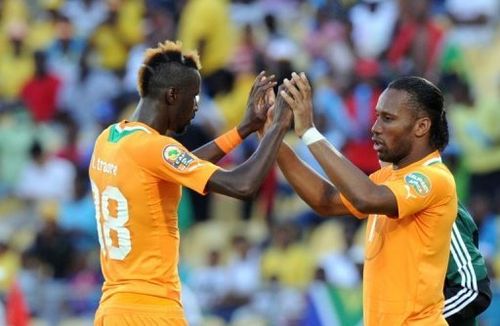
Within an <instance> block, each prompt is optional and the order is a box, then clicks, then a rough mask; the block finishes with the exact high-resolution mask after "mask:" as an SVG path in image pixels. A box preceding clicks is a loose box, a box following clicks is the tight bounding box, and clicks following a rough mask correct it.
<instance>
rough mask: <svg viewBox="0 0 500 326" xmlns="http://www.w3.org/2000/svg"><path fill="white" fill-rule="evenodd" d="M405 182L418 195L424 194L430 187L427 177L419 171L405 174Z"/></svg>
mask: <svg viewBox="0 0 500 326" xmlns="http://www.w3.org/2000/svg"><path fill="white" fill-rule="evenodd" d="M405 183H406V184H407V185H409V186H410V187H412V188H413V189H414V190H415V192H416V193H417V194H418V195H420V196H426V195H427V194H428V193H429V192H430V191H431V188H432V185H431V181H430V180H429V178H428V177H427V176H426V175H425V174H423V173H420V172H413V173H410V174H407V175H406V176H405Z"/></svg>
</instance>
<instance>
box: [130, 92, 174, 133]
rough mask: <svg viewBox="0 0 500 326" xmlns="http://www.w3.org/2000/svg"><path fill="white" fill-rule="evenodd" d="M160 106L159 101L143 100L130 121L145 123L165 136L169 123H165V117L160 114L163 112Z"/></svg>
mask: <svg viewBox="0 0 500 326" xmlns="http://www.w3.org/2000/svg"><path fill="white" fill-rule="evenodd" d="M158 105H159V104H158V101H155V100H150V99H147V98H141V100H140V101H139V104H138V105H137V108H136V109H135V111H134V112H133V113H132V115H131V116H130V119H129V120H130V121H137V122H141V123H144V124H146V125H148V126H150V127H151V128H153V129H155V130H156V131H158V132H159V133H160V134H164V133H165V132H166V129H167V128H166V126H168V123H167V121H163V120H164V119H165V117H162V116H161V115H160V113H159V112H161V110H159V108H158Z"/></svg>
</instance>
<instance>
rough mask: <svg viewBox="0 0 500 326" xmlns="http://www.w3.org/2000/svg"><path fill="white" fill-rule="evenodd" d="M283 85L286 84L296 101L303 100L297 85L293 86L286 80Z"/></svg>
mask: <svg viewBox="0 0 500 326" xmlns="http://www.w3.org/2000/svg"><path fill="white" fill-rule="evenodd" d="M283 83H284V84H285V86H286V88H287V90H288V92H289V93H290V94H291V95H292V97H293V98H294V99H296V100H300V99H302V94H300V92H299V90H298V89H297V87H296V86H295V85H292V83H291V82H290V81H289V80H288V79H286V78H285V80H284V81H283Z"/></svg>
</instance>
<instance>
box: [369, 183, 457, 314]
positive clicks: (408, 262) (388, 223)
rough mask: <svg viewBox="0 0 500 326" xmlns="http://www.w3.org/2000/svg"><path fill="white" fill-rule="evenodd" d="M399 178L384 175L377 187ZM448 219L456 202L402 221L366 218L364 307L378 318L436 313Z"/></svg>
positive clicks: (443, 269)
mask: <svg viewBox="0 0 500 326" xmlns="http://www.w3.org/2000/svg"><path fill="white" fill-rule="evenodd" d="M406 175H408V174H406ZM404 177H405V175H400V174H397V173H386V175H385V176H383V178H382V179H381V180H379V182H380V183H382V182H383V181H385V180H388V181H389V180H391V181H396V180H401V182H404V180H403V179H404ZM443 191H450V190H443ZM454 191H455V190H454V189H452V190H451V192H454ZM412 194H414V193H412ZM414 195H418V194H414ZM408 200H411V198H408ZM453 215H455V216H456V200H453V199H452V200H449V201H448V202H446V203H440V204H439V205H430V206H429V207H428V208H426V209H425V210H423V211H421V212H418V213H416V214H415V215H413V216H410V217H405V218H402V219H399V218H398V219H394V218H388V217H387V216H385V215H376V214H374V215H370V216H369V218H368V224H367V229H366V239H365V271H364V277H365V280H364V284H365V289H364V290H365V299H366V301H365V304H368V305H371V306H372V307H374V309H375V310H377V311H379V312H380V313H381V314H384V313H395V314H398V313H400V314H402V315H405V314H408V313H410V314H411V312H413V311H419V312H422V311H425V309H429V311H428V312H430V311H434V314H437V313H438V311H439V313H440V308H439V306H440V305H442V288H443V286H442V281H443V280H444V272H445V270H446V265H447V262H448V255H449V243H450V229H451V224H452V223H453V220H454V216H453ZM443 248H445V250H444V249H443ZM367 302H368V303H367Z"/></svg>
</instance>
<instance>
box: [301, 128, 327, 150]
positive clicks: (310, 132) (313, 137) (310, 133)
mask: <svg viewBox="0 0 500 326" xmlns="http://www.w3.org/2000/svg"><path fill="white" fill-rule="evenodd" d="M300 138H301V139H302V141H303V142H304V144H306V146H309V145H311V144H313V143H316V142H318V141H320V140H325V137H324V136H323V135H322V134H321V133H320V132H319V131H318V129H316V127H311V128H309V129H307V130H306V131H305V132H304V133H303V134H302V136H301V137H300Z"/></svg>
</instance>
